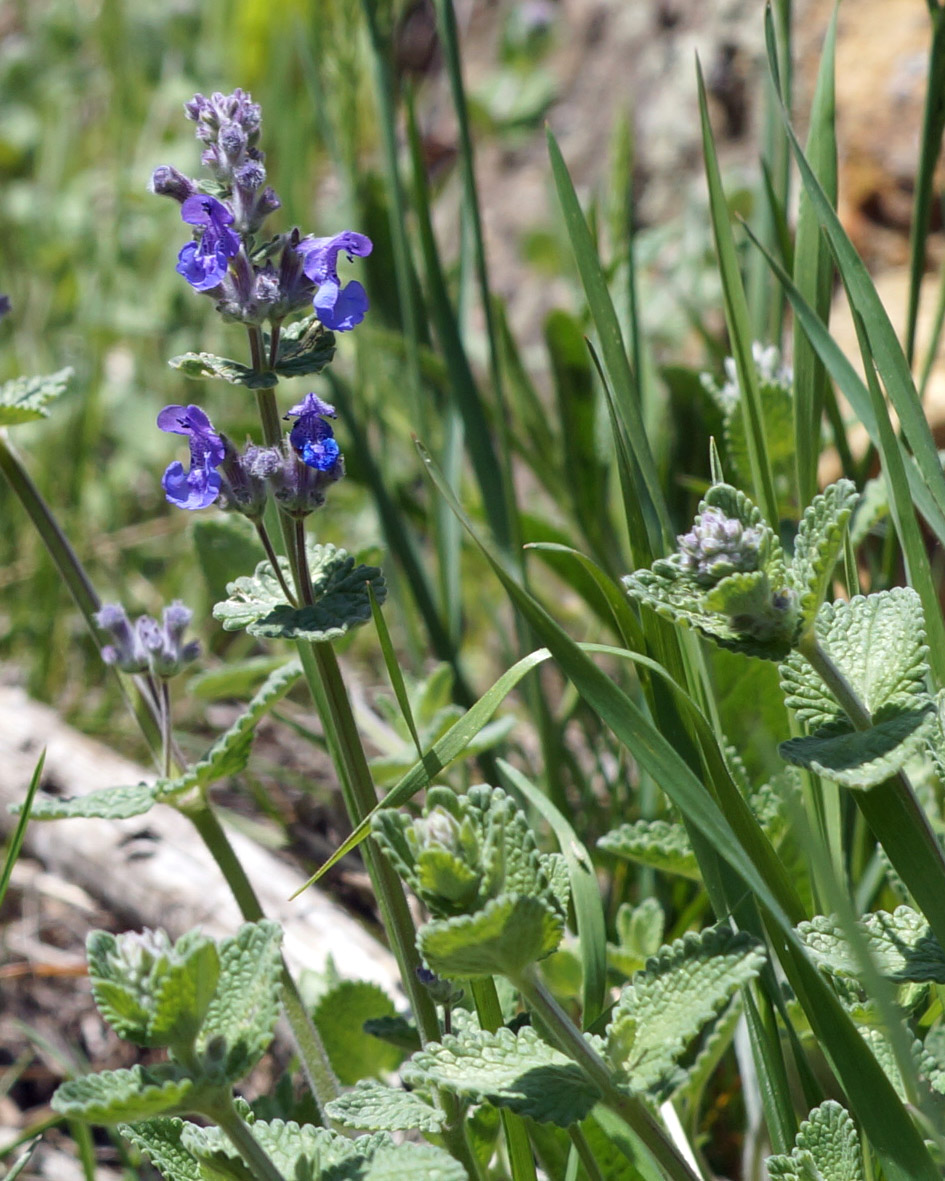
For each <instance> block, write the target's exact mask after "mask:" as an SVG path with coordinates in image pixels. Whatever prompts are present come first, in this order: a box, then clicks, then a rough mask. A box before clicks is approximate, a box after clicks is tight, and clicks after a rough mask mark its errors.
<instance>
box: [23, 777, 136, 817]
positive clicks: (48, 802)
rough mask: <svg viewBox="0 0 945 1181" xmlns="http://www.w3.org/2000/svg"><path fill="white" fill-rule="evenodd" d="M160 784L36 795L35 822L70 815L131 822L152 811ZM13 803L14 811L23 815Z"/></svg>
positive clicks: (32, 808) (32, 809)
mask: <svg viewBox="0 0 945 1181" xmlns="http://www.w3.org/2000/svg"><path fill="white" fill-rule="evenodd" d="M156 793H157V785H156V784H153V783H132V784H130V785H128V786H127V787H103V788H100V789H99V790H98V791H90V792H89V793H88V794H87V795H84V796H50V795H36V796H34V798H33V806H32V807H31V808H30V819H31V820H64V819H66V818H68V817H70V816H80V817H83V818H86V819H94V820H98V819H103V820H127V818H128V817H129V816H141V815H143V814H144V813H145V812H147V811H149V810H150V809H151V808H152V807H153V806H154V802H155V799H156ZM20 808H21V805H20V804H12V805H11V807H10V811H11V812H19V811H20Z"/></svg>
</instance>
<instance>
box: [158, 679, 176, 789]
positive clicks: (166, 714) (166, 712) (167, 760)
mask: <svg viewBox="0 0 945 1181" xmlns="http://www.w3.org/2000/svg"><path fill="white" fill-rule="evenodd" d="M160 685H161V689H160V693H161V698H160V700H161V751H162V766H163V769H164V778H165V779H170V777H171V766H172V764H173V755H172V750H173V739H172V733H171V688H170V685H169V684H168V683H167V681H165V680H162V681H161V682H160Z"/></svg>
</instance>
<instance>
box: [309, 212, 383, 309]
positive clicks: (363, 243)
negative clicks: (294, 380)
mask: <svg viewBox="0 0 945 1181" xmlns="http://www.w3.org/2000/svg"><path fill="white" fill-rule="evenodd" d="M296 249H297V250H298V252H299V254H300V255H301V256H302V259H303V264H302V268H303V270H304V271H305V274H306V276H307V277H308V278H309V279H311V281H312V282H313V283H317V284H318V292H317V294H316V296H315V299H314V300H313V307H314V308H315V314H316V315H317V316H318V318H319V320H320V321H321V322H322V323H323V324H324V325H325V327H326V328H330V329H331V330H332V331H333V332H349V331H350V330H351V329H352V328H354V327H355V325H357V324H360V323H361V321H362V320H363V319H364V313H365V312H366V311H367V309H368V298H367V294H366V292H365V290H364V288H363V287H362V286H361V284H360V283H358V282H357V281H356V280H352V281H351V282H350V283H346V284H345V286H344V287H342V286H341V280H340V279H339V278H338V255H339V254H340V253H341V252H342V251H344V253H345V254H347V256H348V261H349V262H353V261H354V258H355V257H356V256H357V257H358V258H366V257H367V256H368V255H369V254H370V253H371V251H372V250H373V249H374V246H373V243H372V242H371V239H370V238H369V237H367V235H366V234H358V233H356V232H355V231H354V230H343V231H342V232H341V233H340V234H335V235H334V237H331V238H303V239H302V241H301V242H300V243H299V245H298V246H297V247H296Z"/></svg>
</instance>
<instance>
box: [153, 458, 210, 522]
mask: <svg viewBox="0 0 945 1181" xmlns="http://www.w3.org/2000/svg"><path fill="white" fill-rule="evenodd" d="M221 485H222V480H221V479H220V476H219V475H218V474H217V473H216V472H215V471H213V469H212V468H201V467H192V468H191V469H190V471H189V472H185V471H184V468H183V465H182V464H180V463H178V462H175V463H172V464H170V465H169V467H168V469H167V471H166V472H165V473H164V476H163V478H162V479H161V486H162V487H163V489H164V494H165V496H166V497H167V499H168V501H169V502H170V503H171V504H173V505H176V506H177V507H178V508H185V509H190V510H191V511H193V510H195V509H201V508H208V507H209V506H210V505H211V504H213V502H214V501H215V500H216V498H217V495H218V494H219V492H220V487H221Z"/></svg>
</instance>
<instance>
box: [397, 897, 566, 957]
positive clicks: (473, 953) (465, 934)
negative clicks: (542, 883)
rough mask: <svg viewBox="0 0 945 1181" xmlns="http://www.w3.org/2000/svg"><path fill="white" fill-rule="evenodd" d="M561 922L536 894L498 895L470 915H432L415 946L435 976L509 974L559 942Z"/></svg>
mask: <svg viewBox="0 0 945 1181" xmlns="http://www.w3.org/2000/svg"><path fill="white" fill-rule="evenodd" d="M563 933H564V922H563V920H562V918H561V916H560V915H559V914H556V913H555V911H553V910H552V909H551V907H550V906H549V905H547V903H545V902H543V901H542V900H541V899H540V898H533V897H524V896H522V895H515V894H502V895H500V896H499V897H498V898H494V899H492V900H491V901H490V902H487V903H486V905H485V906H484V907H483V908H482V909H481V910H478V911H476V913H475V914H471V915H457V916H456V917H455V918H451V919H435V920H434V921H433V922H430V923H427V924H426V925H425V926H423V927H421V928H420V931H419V933H418V935H417V947H418V948H419V949H420V954H421V955H422V956H423V958H424V959H425V960H426V962H427V964H428V965H429V966H430V967H431V968H432V969H433V971H434V972H436V974H437V975H438V976H444V977H457V976H469V977H477V976H492V975H495V974H496V973H498V974H499V975H502V976H510V977H512V978H514V977H516V976H518V975H519V974H520V973H521V972H522V971H523V969H525V968H526V967H528V965H529V964H533V963H534V962H535V961H536V960H539V959H541V958H542V956H546V955H549V954H550V953H551V952H552V951H554V950H555V948H556V947H557V946H558V944H559V943H560V942H561V936H562V935H563Z"/></svg>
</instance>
